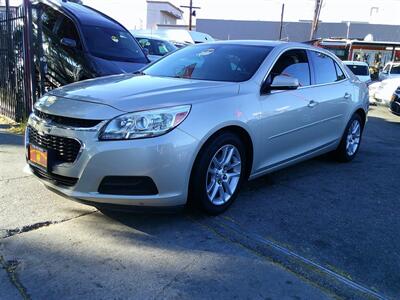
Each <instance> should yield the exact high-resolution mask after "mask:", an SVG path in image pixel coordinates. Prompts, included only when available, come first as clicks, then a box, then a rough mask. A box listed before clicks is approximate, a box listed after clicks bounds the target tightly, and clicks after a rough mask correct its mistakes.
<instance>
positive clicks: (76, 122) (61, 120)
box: [34, 109, 103, 128]
mask: <svg viewBox="0 0 400 300" xmlns="http://www.w3.org/2000/svg"><path fill="white" fill-rule="evenodd" d="M34 114H35V116H37V117H38V118H39V119H42V120H46V121H52V122H54V123H55V124H58V125H61V126H66V127H75V128H91V127H94V126H96V125H97V124H99V123H100V122H102V121H103V120H86V119H75V118H69V117H62V116H56V115H51V114H47V113H44V112H42V111H40V110H37V109H35V110H34Z"/></svg>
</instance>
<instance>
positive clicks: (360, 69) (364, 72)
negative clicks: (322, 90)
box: [347, 65, 369, 76]
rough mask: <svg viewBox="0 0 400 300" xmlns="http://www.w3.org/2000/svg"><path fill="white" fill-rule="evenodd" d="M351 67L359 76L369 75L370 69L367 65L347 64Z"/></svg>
mask: <svg viewBox="0 0 400 300" xmlns="http://www.w3.org/2000/svg"><path fill="white" fill-rule="evenodd" d="M347 66H348V67H349V69H350V70H351V71H352V72H353V73H354V75H358V76H368V75H369V70H368V67H367V66H360V65H347Z"/></svg>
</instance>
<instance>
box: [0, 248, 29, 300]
mask: <svg viewBox="0 0 400 300" xmlns="http://www.w3.org/2000/svg"><path fill="white" fill-rule="evenodd" d="M18 265H19V262H18V261H17V260H9V261H6V260H5V259H4V257H3V256H2V255H0V266H1V267H2V268H3V269H4V270H5V271H6V273H7V276H8V278H9V279H10V281H11V283H12V284H13V285H14V286H15V287H16V289H17V290H18V292H19V293H20V294H21V296H22V298H23V299H24V300H30V299H31V297H30V295H29V294H28V292H27V291H26V288H25V287H24V285H23V284H22V283H21V281H20V280H19V277H18V273H17V268H18Z"/></svg>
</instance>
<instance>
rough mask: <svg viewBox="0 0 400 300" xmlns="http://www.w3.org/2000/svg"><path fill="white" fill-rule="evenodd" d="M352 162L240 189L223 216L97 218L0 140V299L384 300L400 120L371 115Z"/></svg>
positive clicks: (17, 141) (396, 221) (389, 282)
mask: <svg viewBox="0 0 400 300" xmlns="http://www.w3.org/2000/svg"><path fill="white" fill-rule="evenodd" d="M369 115H370V116H369V122H368V124H367V127H366V130H365V135H364V140H363V143H362V147H361V149H360V152H359V155H358V156H357V158H356V159H355V160H354V161H353V162H351V163H348V164H343V163H337V162H335V161H334V160H332V159H331V158H330V157H328V156H324V157H319V158H316V159H313V160H311V161H307V162H304V163H301V164H299V165H296V166H294V167H291V168H288V169H285V170H281V171H278V172H275V173H273V174H270V175H267V176H264V177H262V178H260V179H257V180H256V181H253V182H249V183H247V184H245V186H244V188H243V190H242V193H241V195H240V196H239V198H238V199H237V201H236V202H235V203H234V204H233V206H232V207H231V208H230V210H229V211H227V212H226V213H225V214H223V215H221V216H218V217H206V216H203V215H201V214H198V213H195V212H181V213H177V214H168V215H160V214H153V215H152V214H127V213H118V212H100V211H97V210H96V209H94V208H92V207H89V206H84V205H81V204H77V203H75V202H72V201H70V200H67V199H64V198H62V197H60V196H58V195H55V194H53V193H51V192H50V191H48V190H46V189H45V188H44V187H43V186H42V185H41V184H40V183H39V182H38V181H37V180H36V179H35V178H34V177H32V176H31V175H28V174H26V173H24V172H23V171H22V170H23V168H24V165H25V161H24V149H23V138H22V137H21V136H16V135H12V134H8V133H6V132H5V131H4V130H1V129H0V299H61V298H62V299H78V298H82V297H84V298H89V297H90V298H96V299H160V298H163V299H164V298H190V299H204V298H209V299H216V298H218V299H225V298H230V299H231V298H236V299H333V298H345V299H385V298H388V299H396V298H399V297H400V273H399V272H398V270H399V267H400V239H399V232H400V218H399V217H398V214H399V213H398V212H399V211H400V201H399V200H400V194H399V193H398V191H399V184H398V182H399V180H398V178H399V175H400V162H399V159H398V153H400V117H397V116H394V115H392V114H390V113H389V112H388V111H387V110H386V109H385V108H383V107H378V108H375V107H373V108H372V109H371V111H370V114H369Z"/></svg>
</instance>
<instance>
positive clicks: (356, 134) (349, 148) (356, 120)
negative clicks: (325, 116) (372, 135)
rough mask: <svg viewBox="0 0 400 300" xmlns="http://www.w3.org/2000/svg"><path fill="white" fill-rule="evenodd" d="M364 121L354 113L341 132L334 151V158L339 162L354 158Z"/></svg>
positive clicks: (358, 147) (359, 142) (358, 146)
mask: <svg viewBox="0 0 400 300" xmlns="http://www.w3.org/2000/svg"><path fill="white" fill-rule="evenodd" d="M363 129H364V121H363V120H362V118H361V116H360V115H359V114H357V113H355V114H354V115H353V116H352V117H351V119H350V121H349V123H348V124H347V126H346V129H345V131H344V133H343V136H342V139H341V141H340V144H339V147H338V148H337V149H336V151H335V156H336V159H337V160H339V161H341V162H349V161H352V160H353V159H354V157H355V156H356V155H357V153H358V150H359V149H360V144H361V139H362V133H363Z"/></svg>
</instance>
